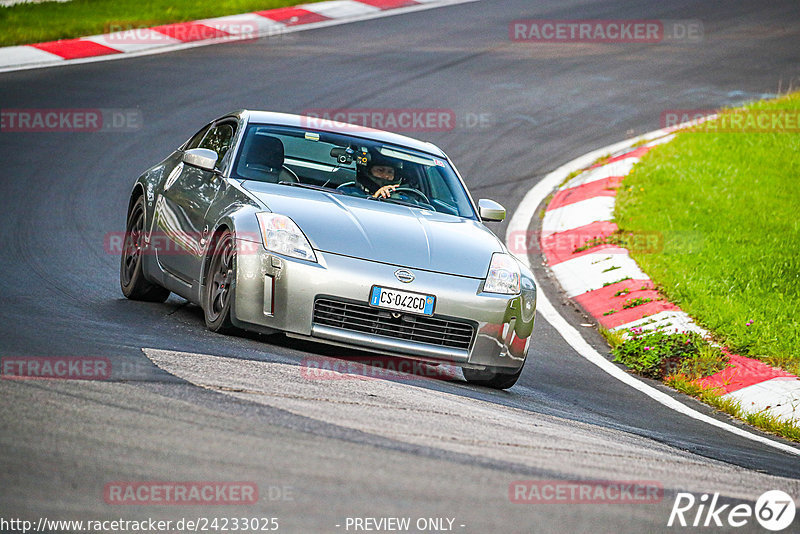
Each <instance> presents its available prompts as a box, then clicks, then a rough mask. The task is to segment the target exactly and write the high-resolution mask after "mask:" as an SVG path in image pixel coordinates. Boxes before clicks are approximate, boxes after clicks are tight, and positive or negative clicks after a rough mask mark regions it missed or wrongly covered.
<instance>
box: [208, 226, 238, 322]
mask: <svg viewBox="0 0 800 534" xmlns="http://www.w3.org/2000/svg"><path fill="white" fill-rule="evenodd" d="M210 250H211V259H210V261H209V263H208V272H207V273H206V275H205V280H206V283H205V284H204V287H205V294H204V295H203V312H204V315H205V319H206V326H207V327H208V329H209V330H211V331H212V332H219V333H220V334H230V333H233V332H235V331H236V327H234V326H233V323H232V322H231V302H232V301H233V288H234V286H235V284H234V283H235V280H236V244H235V243H234V239H233V234H232V233H231V232H230V230H227V229H226V230H224V231H223V232H221V233H219V234H217V235H216V236H215V237H214V243H213V244H212V246H211V247H210Z"/></svg>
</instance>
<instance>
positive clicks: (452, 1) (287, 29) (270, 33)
mask: <svg viewBox="0 0 800 534" xmlns="http://www.w3.org/2000/svg"><path fill="white" fill-rule="evenodd" d="M479 1H480V0H417V2H420V4H417V5H411V6H407V7H398V8H394V9H387V10H385V11H374V12H368V13H367V12H365V13H364V14H363V15H357V16H353V17H352V18H346V19H333V20H325V21H321V22H312V23H309V24H300V25H297V26H285V25H281V27H280V31H276V30H275V29H274V28H272V27H271V28H268V29H267V30H266V31H261V32H259V33H258V34H257V35H252V36H249V38H254V39H257V38H261V37H275V36H276V35H284V34H288V33H295V32H302V31H306V30H313V29H316V28H326V27H328V26H339V25H340V24H349V23H351V22H358V21H362V20H371V19H378V18H383V17H392V16H394V15H402V14H404V13H412V12H414V11H423V10H426V9H436V8H439V7H445V6H451V5H457V4H469V3H472V2H479ZM311 5H314V4H311ZM303 8H304V9H309V10H310V8H309V6H303ZM243 15H247V13H243ZM92 37H97V36H92ZM226 42H227V43H230V42H234V40H232V39H231V38H230V37H227V38H218V39H209V40H205V41H194V42H188V43H180V44H175V45H168V46H164V47H159V48H152V49H147V50H136V51H126V52H124V53H121V54H108V55H105V56H93V57H86V58H80V59H69V60H65V59H62V58H60V57H59V56H56V55H54V54H48V53H47V52H44V51H42V50H37V49H36V48H32V47H30V46H25V45H23V46H20V47H19V48H20V49H25V50H19V51H16V52H15V54H17V55H18V56H22V57H24V58H25V59H26V60H27V59H28V57H29V56H30V60H31V61H45V60H47V59H49V58H48V56H52V58H53V62H49V63H31V64H27V65H14V66H7V65H8V61H4V60H3V58H2V57H0V73H3V72H12V71H18V70H30V69H43V68H49V67H63V66H66V65H77V64H79V63H96V62H99V61H116V60H120V59H126V58H130V57H140V56H150V55H154V54H165V53H168V52H174V51H176V50H186V49H188V48H197V47H199V46H209V45H213V44H219V43H226ZM8 48H11V47H8ZM14 48H17V47H14ZM28 50H34V52H29V51H28ZM39 52H41V53H39ZM26 54H27V55H26ZM43 54H45V55H43ZM15 59H16V58H15Z"/></svg>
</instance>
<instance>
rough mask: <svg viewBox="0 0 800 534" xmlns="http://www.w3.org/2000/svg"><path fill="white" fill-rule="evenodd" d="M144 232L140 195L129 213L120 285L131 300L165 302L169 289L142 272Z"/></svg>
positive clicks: (142, 207)
mask: <svg viewBox="0 0 800 534" xmlns="http://www.w3.org/2000/svg"><path fill="white" fill-rule="evenodd" d="M144 232H145V223H144V198H142V197H139V198H137V199H136V202H135V203H134V205H133V207H132V208H131V211H130V212H129V213H128V222H127V224H126V225H125V242H124V243H125V244H124V245H123V248H122V257H121V258H120V266H119V285H120V288H122V294H123V295H125V296H126V297H127V298H129V299H131V300H144V301H147V302H164V301H165V300H167V297H169V290H167V289H164V288H163V287H161V286H158V285H156V284H153V283H151V282H149V281H148V280H147V279H146V278H145V277H144V273H143V272H142V254H143V253H144V245H145V243H144Z"/></svg>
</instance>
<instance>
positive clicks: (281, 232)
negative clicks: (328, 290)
mask: <svg viewBox="0 0 800 534" xmlns="http://www.w3.org/2000/svg"><path fill="white" fill-rule="evenodd" d="M256 217H257V218H258V225H259V227H260V228H261V240H262V242H263V243H264V248H266V249H267V250H269V251H270V252H275V253H277V254H282V255H284V256H289V257H292V258H298V259H301V260H306V261H313V262H316V261H317V255H316V254H314V250H313V249H312V248H311V243H309V242H308V239H307V238H306V236H305V235H304V234H303V232H302V231H301V230H300V228H299V227H298V226H297V224H295V222H294V221H293V220H291V219H290V218H289V217H287V216H286V215H278V214H277V213H266V212H262V213H256Z"/></svg>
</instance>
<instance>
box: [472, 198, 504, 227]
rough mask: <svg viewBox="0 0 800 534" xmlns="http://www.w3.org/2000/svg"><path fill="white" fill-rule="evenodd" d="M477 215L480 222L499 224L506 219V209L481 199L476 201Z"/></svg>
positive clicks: (491, 201) (493, 202)
mask: <svg viewBox="0 0 800 534" xmlns="http://www.w3.org/2000/svg"><path fill="white" fill-rule="evenodd" d="M478 213H479V215H480V216H481V220H482V221H486V222H500V221H502V220H503V219H505V218H506V209H505V208H504V207H503V206H501V205H500V204H498V203H497V202H495V201H494V200H489V199H488V198H482V199H480V200H479V201H478Z"/></svg>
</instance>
